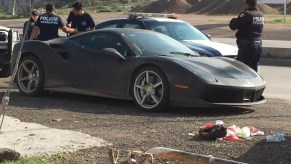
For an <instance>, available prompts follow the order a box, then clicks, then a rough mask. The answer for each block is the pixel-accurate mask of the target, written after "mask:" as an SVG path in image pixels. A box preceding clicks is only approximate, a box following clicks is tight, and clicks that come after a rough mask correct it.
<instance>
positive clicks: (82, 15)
mask: <svg viewBox="0 0 291 164" xmlns="http://www.w3.org/2000/svg"><path fill="white" fill-rule="evenodd" d="M72 7H73V10H72V11H71V12H70V14H69V16H68V18H67V27H71V28H76V29H78V32H85V31H90V30H94V29H95V23H94V21H93V19H92V17H91V15H90V14H88V13H86V12H84V11H83V8H82V3H81V2H75V3H74V4H73V5H72ZM72 34H76V33H71V35H72Z"/></svg>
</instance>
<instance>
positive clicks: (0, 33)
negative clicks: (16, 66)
mask: <svg viewBox="0 0 291 164" xmlns="http://www.w3.org/2000/svg"><path fill="white" fill-rule="evenodd" d="M17 42H19V34H18V32H17V31H13V30H12V29H10V28H7V27H3V26H0V77H8V76H10V74H11V65H10V64H11V63H10V60H11V54H12V51H13V47H14V45H15V44H16V43H17Z"/></svg>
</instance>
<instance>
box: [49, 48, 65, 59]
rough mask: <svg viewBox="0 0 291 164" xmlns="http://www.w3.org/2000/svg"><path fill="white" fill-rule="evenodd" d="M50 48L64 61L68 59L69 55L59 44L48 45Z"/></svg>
mask: <svg viewBox="0 0 291 164" xmlns="http://www.w3.org/2000/svg"><path fill="white" fill-rule="evenodd" d="M49 46H50V47H51V48H53V49H54V51H56V52H57V53H58V54H59V55H60V56H62V57H63V58H64V59H68V57H69V55H68V52H67V50H66V49H65V48H64V47H63V46H62V45H59V44H50V45H49Z"/></svg>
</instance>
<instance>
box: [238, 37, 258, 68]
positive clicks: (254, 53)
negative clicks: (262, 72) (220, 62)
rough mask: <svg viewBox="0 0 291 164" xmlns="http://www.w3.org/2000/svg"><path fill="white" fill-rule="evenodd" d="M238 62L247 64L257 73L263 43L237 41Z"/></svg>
mask: <svg viewBox="0 0 291 164" xmlns="http://www.w3.org/2000/svg"><path fill="white" fill-rule="evenodd" d="M237 46H238V54H237V60H239V61H241V62H243V63H245V64H246V65H248V66H249V67H251V68H252V69H253V70H255V71H256V72H257V71H258V65H259V61H260V58H261V55H262V41H240V40H237Z"/></svg>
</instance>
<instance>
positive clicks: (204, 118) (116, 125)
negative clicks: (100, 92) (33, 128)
mask: <svg viewBox="0 0 291 164" xmlns="http://www.w3.org/2000/svg"><path fill="white" fill-rule="evenodd" d="M267 100H268V101H267V103H265V104H262V105H258V106H253V107H245V108H206V109H202V108H196V109H195V108H194V109H185V108H172V109H170V108H169V111H167V112H161V113H145V112H141V111H138V110H137V108H136V106H135V105H134V103H133V102H131V101H123V100H114V99H105V98H98V97H91V96H80V95H72V94H62V93H51V94H47V95H45V96H42V97H35V98H33V97H24V96H21V95H20V94H19V93H18V92H17V91H15V92H12V94H11V102H10V103H11V108H10V109H9V110H8V113H7V115H9V116H13V117H16V118H19V119H20V120H21V121H24V122H34V123H39V124H42V125H44V126H48V127H53V128H59V129H69V130H75V131H78V132H82V133H86V134H90V135H92V136H95V137H100V138H103V139H105V140H107V141H109V142H111V143H113V146H108V147H102V148H96V147H93V148H90V149H85V150H80V151H77V152H75V153H71V154H68V155H66V157H65V158H63V159H55V160H54V161H53V163H76V164H79V163H88V164H89V163H98V164H108V163H109V156H108V150H109V148H110V147H116V148H117V149H119V150H120V151H121V157H122V158H123V159H124V157H125V154H126V150H141V151H146V150H148V149H150V148H152V147H167V148H172V149H179V150H183V151H188V152H192V153H198V154H204V155H213V156H214V157H219V158H224V159H230V160H236V161H241V162H246V163H254V164H258V163H278V164H287V163H291V158H290V157H291V147H290V146H289V145H290V144H291V137H290V135H291V129H290V119H291V112H290V106H291V102H290V101H284V100H278V99H270V98H268V99H267ZM55 119H60V120H61V121H52V120H55ZM216 120H222V121H224V123H225V126H227V127H228V126H231V125H237V126H239V127H243V126H255V127H257V128H259V129H260V130H261V131H264V132H265V135H264V136H254V137H251V138H250V139H247V140H245V141H243V142H236V141H219V140H217V141H204V140H201V139H200V138H199V137H198V136H195V137H190V136H188V133H190V132H192V133H194V134H196V135H197V134H198V130H199V127H201V126H203V125H205V124H207V123H214V122H215V121H216ZM277 132H280V133H284V135H285V139H286V140H285V141H283V142H282V143H269V142H267V141H266V136H267V135H271V134H275V133H277ZM160 163H178V162H177V161H170V162H169V161H168V162H166V161H165V160H161V159H159V158H156V159H155V164H160Z"/></svg>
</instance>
